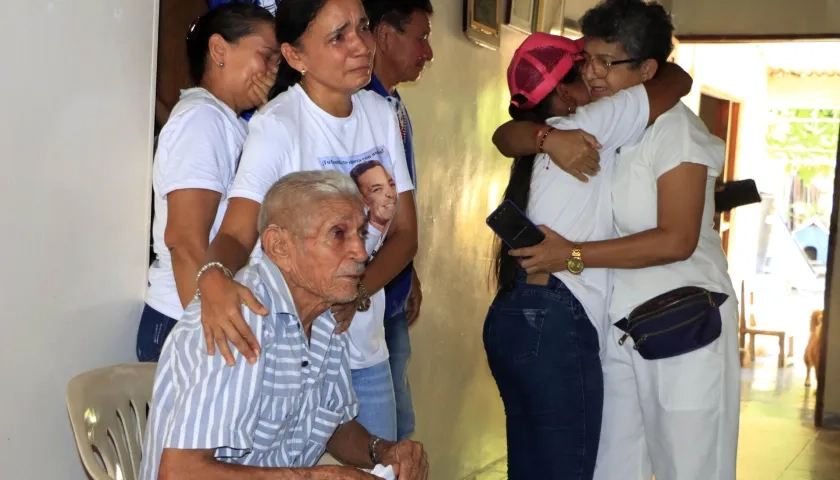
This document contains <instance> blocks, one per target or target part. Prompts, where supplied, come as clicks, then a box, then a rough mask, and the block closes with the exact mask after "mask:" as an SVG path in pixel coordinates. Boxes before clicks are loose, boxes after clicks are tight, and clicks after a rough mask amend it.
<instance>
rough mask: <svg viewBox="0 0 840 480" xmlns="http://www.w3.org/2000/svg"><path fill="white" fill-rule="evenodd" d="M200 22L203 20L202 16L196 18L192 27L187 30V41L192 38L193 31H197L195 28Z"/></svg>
mask: <svg viewBox="0 0 840 480" xmlns="http://www.w3.org/2000/svg"><path fill="white" fill-rule="evenodd" d="M199 20H201V17H200V16H198V17H195V20H193V21H192V23H190V27H189V28H188V29H187V39H188V40H189V38H190V36H191V35H192V33H193V31H194V30H195V27H196V26H198V21H199Z"/></svg>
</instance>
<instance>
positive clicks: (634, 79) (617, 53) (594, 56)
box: [582, 38, 656, 101]
mask: <svg viewBox="0 0 840 480" xmlns="http://www.w3.org/2000/svg"><path fill="white" fill-rule="evenodd" d="M584 58H585V59H586V63H585V65H584V66H583V70H582V73H583V81H584V82H585V83H586V87H587V88H588V89H589V92H590V94H591V96H592V100H593V101H594V100H598V99H599V98H603V97H609V96H611V95H614V94H615V93H617V92H619V91H621V90H624V89H625V88H630V87H632V86H634V85H638V84H640V83H642V82H643V81H645V80H647V78H650V77H647V74H648V73H649V72H648V71H647V68H644V69H643V68H639V67H634V66H633V63H620V64H615V63H614V62H621V61H624V60H630V57H628V56H627V52H626V51H625V50H624V47H622V46H621V44H620V43H618V42H605V41H603V40H601V39H599V38H587V39H586V46H585V47H584ZM654 63H656V62H654ZM651 76H652V74H651Z"/></svg>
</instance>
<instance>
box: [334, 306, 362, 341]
mask: <svg viewBox="0 0 840 480" xmlns="http://www.w3.org/2000/svg"><path fill="white" fill-rule="evenodd" d="M356 306H357V303H356V302H350V303H342V304H339V305H333V307H332V313H333V317H335V322H336V323H337V324H338V326H337V327H335V333H336V334H339V333H344V332H346V331H347V329H348V328H350V323H351V322H352V321H353V316H354V315H356Z"/></svg>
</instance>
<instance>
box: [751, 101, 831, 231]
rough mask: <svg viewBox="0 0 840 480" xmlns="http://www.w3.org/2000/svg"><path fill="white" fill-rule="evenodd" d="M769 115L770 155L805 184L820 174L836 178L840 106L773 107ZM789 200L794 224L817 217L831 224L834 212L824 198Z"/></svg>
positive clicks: (768, 144) (820, 176) (791, 221)
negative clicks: (823, 201) (826, 204)
mask: <svg viewBox="0 0 840 480" xmlns="http://www.w3.org/2000/svg"><path fill="white" fill-rule="evenodd" d="M770 115H771V120H770V122H769V123H768V130H767V151H768V153H769V154H770V156H771V158H774V159H779V160H783V161H785V170H786V171H787V172H788V173H789V174H790V175H792V176H795V177H796V178H799V179H800V180H801V181H802V183H803V184H805V185H810V184H811V182H812V181H813V180H815V179H818V178H826V179H833V177H834V166H835V164H836V162H837V147H838V143H837V142H838V133H840V109H838V110H829V109H801V108H799V109H780V110H771V111H770ZM830 194H831V193H830V192H829V195H830ZM790 200H791V202H792V203H791V204H790V219H789V222H790V226H791V227H795V226H796V225H798V224H799V223H800V222H804V221H807V220H808V219H811V218H815V217H816V218H819V219H820V220H822V221H823V223H824V224H826V225H828V221H829V215H830V214H831V212H829V211H826V209H825V208H823V207H822V206H821V205H820V203H822V202H813V201H803V200H804V199H802V198H800V199H794V198H791V199H790Z"/></svg>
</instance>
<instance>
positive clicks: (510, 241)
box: [487, 200, 545, 249]
mask: <svg viewBox="0 0 840 480" xmlns="http://www.w3.org/2000/svg"><path fill="white" fill-rule="evenodd" d="M487 225H488V226H489V227H490V228H491V229H493V231H494V232H496V235H498V236H499V238H501V239H502V241H503V242H505V243H506V244H507V246H508V247H510V248H511V249H517V248H524V247H532V246H534V245H536V244H538V243H540V242H542V241H543V239H545V234H544V233H543V232H541V231H540V229H539V228H537V226H536V225H534V222H532V221H531V219H530V218H528V216H527V215H525V214H524V213H522V210H520V209H519V208H518V207H517V206H516V205H515V204H514V203H513V202H511V201H510V200H505V201H504V202H502V204H501V205H499V208H497V209H496V210H493V213H491V214H490V216H489V217H487Z"/></svg>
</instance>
